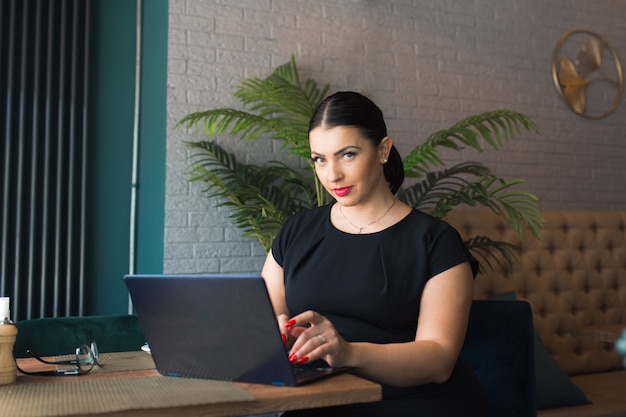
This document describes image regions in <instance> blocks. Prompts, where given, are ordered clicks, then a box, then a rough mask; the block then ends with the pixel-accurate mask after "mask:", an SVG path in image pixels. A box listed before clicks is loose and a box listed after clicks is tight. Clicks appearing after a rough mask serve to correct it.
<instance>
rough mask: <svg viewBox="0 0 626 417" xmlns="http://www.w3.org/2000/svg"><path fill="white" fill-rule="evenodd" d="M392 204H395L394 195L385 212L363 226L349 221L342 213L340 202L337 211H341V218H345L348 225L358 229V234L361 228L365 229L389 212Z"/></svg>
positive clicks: (361, 230)
mask: <svg viewBox="0 0 626 417" xmlns="http://www.w3.org/2000/svg"><path fill="white" fill-rule="evenodd" d="M394 204H396V198H395V197H394V199H393V201H392V202H391V205H390V206H389V207H387V210H385V212H384V213H383V214H382V215H381V216H380V217H379V218H377V219H376V220H374V221H373V222H371V223H368V224H367V225H365V226H363V227H360V226H357V225H356V224H354V223H352V222H351V221H350V219H349V218H347V217H346V215H345V214H343V210H341V204H339V213H341V215H342V216H343V218H344V219H346V221H347V222H348V223H350V225H351V226H352V227H354V228H355V229H358V230H359V234H361V233H362V232H363V230H365V229H367V228H368V227H370V226H371V225H373V224H374V223H376V222H378V221H380V220H381V219H382V218H383V217H385V216H386V215H387V213H389V210H391V208H392V207H393V205H394Z"/></svg>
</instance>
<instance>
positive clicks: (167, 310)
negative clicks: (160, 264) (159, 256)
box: [124, 274, 346, 386]
mask: <svg viewBox="0 0 626 417" xmlns="http://www.w3.org/2000/svg"><path fill="white" fill-rule="evenodd" d="M124 281H125V282H126V286H127V288H128V291H129V293H130V296H131V300H132V303H133V305H134V307H135V310H136V312H137V318H138V319H139V324H140V326H141V330H142V332H143V335H144V337H145V339H146V342H147V343H148V345H149V347H150V351H151V353H152V356H153V359H154V363H155V365H156V367H157V369H158V371H159V372H160V373H161V374H163V375H167V376H178V377H186V378H202V379H217V380H225V381H239V382H252V383H258V384H272V385H286V386H295V385H300V384H303V383H306V382H310V381H313V380H317V379H320V378H324V377H328V376H330V375H333V374H336V373H339V372H342V371H345V370H346V369H345V368H341V369H339V368H332V367H330V366H328V364H327V363H326V362H324V361H322V360H320V361H317V362H314V363H311V364H303V365H291V364H290V363H289V360H288V354H287V350H286V348H285V346H284V344H283V341H282V339H281V335H280V331H279V328H278V324H277V322H276V317H275V315H274V310H273V309H272V305H271V302H270V298H269V294H268V292H267V288H266V287H265V281H264V280H263V278H261V276H260V275H258V274H205V275H126V276H125V277H124Z"/></svg>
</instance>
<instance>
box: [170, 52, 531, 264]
mask: <svg viewBox="0 0 626 417" xmlns="http://www.w3.org/2000/svg"><path fill="white" fill-rule="evenodd" d="M328 90H329V86H328V85H326V86H324V87H321V88H320V87H319V86H318V84H317V83H316V82H315V81H314V80H311V79H308V80H306V81H305V82H304V83H302V82H301V81H300V77H299V74H298V69H297V66H296V62H295V58H294V57H293V56H292V58H291V60H290V62H288V63H286V64H284V65H281V66H279V67H278V68H276V70H275V71H274V72H273V73H272V74H271V75H270V76H268V77H267V78H265V79H260V78H256V77H252V78H248V79H245V80H244V81H242V82H241V84H240V85H239V86H238V87H237V89H236V91H235V93H234V96H235V97H236V98H237V99H238V100H239V101H240V102H241V103H242V105H243V107H244V108H246V109H248V110H238V109H233V108H218V109H212V110H206V111H201V112H196V113H192V114H189V115H187V116H185V117H184V118H183V119H181V120H180V121H179V122H178V124H177V127H186V128H195V129H200V128H202V131H203V133H204V135H205V136H206V137H207V139H208V140H203V141H198V142H187V144H188V146H190V147H191V148H192V149H193V150H194V154H193V156H192V160H191V178H190V180H191V181H200V182H203V183H205V184H206V191H207V192H208V193H209V196H215V197H219V199H218V204H219V205H223V206H227V207H229V208H231V209H232V211H231V215H230V217H231V219H232V220H233V221H234V222H235V224H236V225H237V227H239V228H240V229H242V231H243V235H244V236H249V237H250V236H252V237H255V238H256V239H258V241H259V243H260V244H261V246H262V247H263V248H264V249H265V250H266V251H269V249H270V247H271V243H272V240H273V238H274V236H275V235H276V233H277V232H278V230H279V229H280V227H281V226H282V224H283V222H284V221H285V219H286V218H287V217H289V216H290V215H292V214H294V213H296V212H298V211H300V210H304V209H306V208H311V207H315V206H319V205H322V204H327V203H328V202H329V198H330V197H329V195H328V194H327V193H326V191H325V190H324V189H323V187H322V186H321V184H320V183H319V181H318V180H317V178H316V177H315V174H314V167H313V162H312V160H311V157H310V151H309V144H308V123H309V119H310V117H311V115H312V114H313V111H314V110H315V108H316V107H317V106H318V104H319V103H320V102H321V100H323V99H324V97H326V95H327V93H328ZM522 130H525V131H529V132H535V131H536V127H535V124H534V123H533V122H532V121H531V120H530V119H529V118H528V117H527V116H525V115H523V114H521V113H517V112H514V111H511V110H496V111H492V112H486V113H481V114H476V115H472V116H469V117H467V118H464V119H463V120H460V121H459V122H457V123H455V124H454V125H453V126H451V127H449V128H446V129H442V130H439V131H438V132H435V133H433V134H432V135H430V136H429V137H428V138H426V140H425V141H424V142H423V143H421V144H419V145H417V146H416V147H415V148H414V149H413V150H411V151H410V152H409V154H408V155H407V156H406V157H405V159H404V169H405V175H406V177H407V178H408V179H412V180H413V181H411V184H410V185H406V186H404V187H403V188H401V189H400V190H399V191H398V193H397V197H398V198H399V199H400V200H402V201H404V202H405V203H407V204H409V205H410V206H412V207H414V208H417V209H419V210H421V211H424V212H427V213H429V214H431V215H433V216H435V217H438V218H444V217H445V215H446V213H448V212H449V211H450V210H453V209H454V208H456V207H458V206H459V205H469V206H476V205H482V206H485V207H488V208H489V209H491V210H492V211H493V212H495V213H496V214H498V215H500V216H502V217H503V218H504V219H506V221H507V222H509V223H510V224H511V225H512V227H513V228H514V230H515V231H516V232H517V234H518V235H521V234H523V233H524V232H525V231H526V230H530V231H531V232H532V233H533V234H535V235H539V233H540V229H541V227H542V224H543V218H542V217H541V215H540V213H539V208H538V206H537V198H536V197H535V196H534V195H532V194H530V193H527V192H524V191H519V190H517V186H518V185H520V184H521V183H523V180H521V179H510V180H505V179H503V178H500V177H498V176H496V175H494V174H493V172H492V171H491V170H490V169H489V168H488V167H487V166H485V165H484V164H482V163H480V162H461V163H458V164H455V165H452V166H446V165H445V164H444V162H443V161H442V160H441V159H440V158H439V157H438V155H437V153H438V151H439V150H440V149H442V148H448V149H453V150H456V151H461V150H462V149H464V148H467V147H470V148H473V149H475V150H477V151H482V150H483V144H482V143H484V144H485V146H487V145H488V146H490V147H492V148H494V149H501V147H502V146H503V144H504V143H505V142H506V141H508V140H509V139H511V138H512V137H513V135H514V134H515V133H520V132H521V131H522ZM225 132H226V133H229V134H230V135H232V136H233V137H238V138H239V139H242V140H246V141H254V140H257V139H260V138H262V139H268V140H278V141H280V142H282V145H283V148H284V149H286V150H287V151H288V152H289V153H290V154H293V155H297V156H299V157H301V158H302V159H303V160H304V161H306V162H307V163H308V167H309V168H310V169H306V168H304V169H303V168H299V167H291V166H288V165H286V164H284V163H282V162H278V161H270V162H267V163H265V164H261V165H257V164H246V163H242V162H240V161H239V160H237V158H236V156H235V155H234V154H233V153H229V152H227V151H226V150H224V149H223V148H222V147H221V146H219V145H218V144H217V143H215V141H212V140H211V138H214V137H215V136H216V135H218V134H222V133H225ZM466 244H467V246H468V248H469V249H470V250H471V251H472V252H473V253H474V254H475V256H477V257H478V258H479V259H481V260H482V261H483V262H484V263H485V264H486V266H488V267H493V265H492V261H496V262H498V263H499V262H502V261H505V262H507V263H508V264H509V265H511V264H512V262H513V260H514V256H515V247H514V245H512V244H511V243H509V242H504V241H492V240H490V239H488V238H486V237H484V236H473V237H471V238H470V239H469V240H468V241H466Z"/></svg>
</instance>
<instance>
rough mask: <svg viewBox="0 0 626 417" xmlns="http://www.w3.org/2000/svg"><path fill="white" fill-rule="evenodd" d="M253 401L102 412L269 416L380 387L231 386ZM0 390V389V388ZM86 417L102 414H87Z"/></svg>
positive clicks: (26, 380) (31, 366) (342, 380)
mask: <svg viewBox="0 0 626 417" xmlns="http://www.w3.org/2000/svg"><path fill="white" fill-rule="evenodd" d="M18 364H19V366H20V367H21V368H22V369H24V370H27V371H35V370H42V366H44V367H45V366H46V365H41V364H40V363H39V362H37V361H36V360H34V359H31V358H28V359H18ZM142 377H143V378H145V377H151V378H169V377H164V376H162V375H160V374H159V373H158V372H157V371H156V369H145V370H136V371H122V372H106V373H93V372H92V373H89V374H86V375H81V376H71V377H56V376H55V377H49V376H48V377H46V376H32V375H23V374H21V373H18V384H29V385H30V384H62V383H67V382H68V381H90V380H92V381H93V380H107V379H127V380H131V379H132V378H142ZM235 384H236V386H238V387H240V388H242V389H243V390H245V391H246V392H247V393H249V394H250V395H251V396H252V397H254V399H252V400H248V401H240V402H228V401H225V402H217V403H212V404H201V405H193V406H176V407H163V408H159V409H154V408H148V407H146V408H145V409H128V410H121V411H116V412H114V413H106V415H112V416H172V415H176V416H205V417H206V416H242V415H248V414H261V413H272V412H278V411H285V410H297V409H305V408H318V407H326V406H332V405H342V404H351V403H361V402H372V401H378V400H380V399H381V387H380V385H378V384H375V383H373V382H371V381H367V380H365V379H362V378H358V377H356V376H353V375H350V374H347V373H346V374H340V375H336V376H332V377H330V378H327V379H323V380H320V381H317V382H313V383H311V384H307V385H303V386H300V387H277V386H270V385H258V384H249V383H235ZM0 388H2V387H0ZM1 410H2V405H1V404H0V414H2V412H1ZM86 415H103V414H100V413H95V412H94V413H89V414H86Z"/></svg>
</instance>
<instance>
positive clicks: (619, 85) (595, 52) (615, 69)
mask: <svg viewBox="0 0 626 417" xmlns="http://www.w3.org/2000/svg"><path fill="white" fill-rule="evenodd" d="M552 80H553V81H554V86H555V87H556V89H557V91H558V93H559V95H560V96H561V98H562V99H563V101H565V103H566V104H567V105H568V107H569V108H570V109H571V110H572V111H573V112H574V113H576V114H578V115H580V116H582V117H586V118H588V119H601V118H603V117H606V116H608V115H609V114H611V113H612V112H613V111H614V110H615V109H616V108H617V106H619V104H620V102H621V100H622V93H623V91H624V77H623V74H622V65H621V63H620V61H619V57H618V56H617V53H616V52H615V50H614V49H613V47H611V45H609V43H608V42H607V41H606V39H604V38H603V37H602V36H600V35H598V34H597V33H594V32H592V31H589V30H584V29H576V30H572V31H570V32H567V33H566V34H565V35H563V36H562V37H561V39H560V40H559V42H558V43H557V45H556V47H555V48H554V52H553V54H552Z"/></svg>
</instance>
